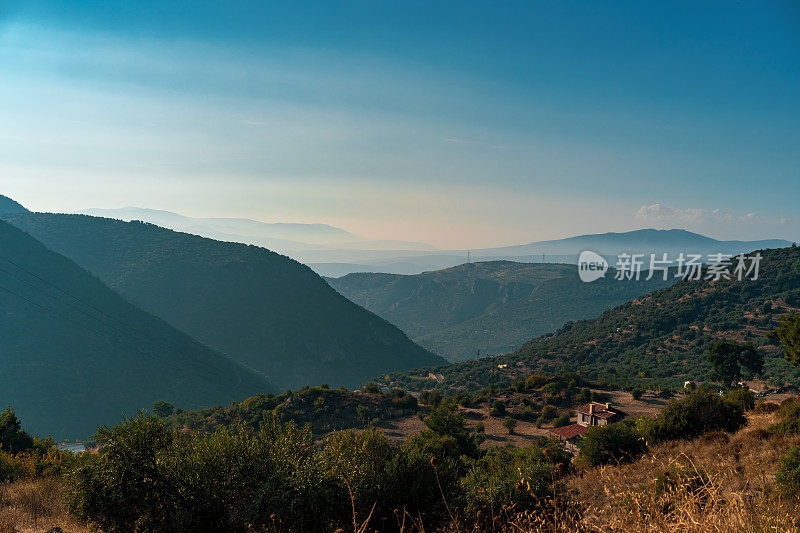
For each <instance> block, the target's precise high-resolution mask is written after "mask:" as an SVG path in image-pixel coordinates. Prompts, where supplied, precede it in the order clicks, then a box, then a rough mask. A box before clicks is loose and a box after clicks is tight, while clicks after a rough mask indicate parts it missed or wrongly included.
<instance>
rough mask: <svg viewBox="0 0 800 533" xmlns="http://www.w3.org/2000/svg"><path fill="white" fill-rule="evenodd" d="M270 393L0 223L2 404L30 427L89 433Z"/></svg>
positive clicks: (247, 373) (267, 386)
mask: <svg viewBox="0 0 800 533" xmlns="http://www.w3.org/2000/svg"><path fill="white" fill-rule="evenodd" d="M26 216H27V215H26ZM270 390H272V391H275V386H274V385H273V384H271V383H270V382H269V381H268V380H267V379H265V378H264V377H263V376H262V375H259V374H256V373H255V372H253V371H251V370H248V369H246V368H244V367H243V366H241V365H239V364H238V363H235V362H234V361H232V360H231V359H229V358H228V357H225V356H223V355H222V354H221V353H219V352H217V351H214V350H212V349H210V348H208V347H206V346H204V345H202V344H200V343H199V342H197V341H195V340H194V339H192V338H190V337H189V336H188V335H186V334H185V333H183V332H181V331H178V330H177V329H175V328H174V327H172V326H170V325H168V324H167V323H166V322H164V321H163V320H161V319H158V318H156V317H154V316H152V315H151V314H149V313H146V312H144V311H142V310H141V309H139V308H137V307H135V306H133V305H131V304H130V303H128V302H127V301H125V300H124V299H123V298H122V297H120V296H119V295H118V294H116V293H115V292H113V291H112V290H110V289H109V288H108V287H107V286H105V285H104V284H103V283H102V282H100V281H99V280H98V279H97V278H96V277H95V276H93V275H92V274H90V273H89V272H87V271H86V270H84V269H82V268H81V267H79V266H78V265H76V264H75V263H74V262H72V261H70V260H69V259H67V258H65V257H64V256H62V255H59V254H57V253H55V252H52V251H50V250H48V249H47V248H45V247H44V246H43V245H42V244H41V243H40V242H38V241H37V240H35V239H34V238H33V237H31V236H30V235H28V234H27V233H24V232H23V231H20V230H19V229H17V228H15V227H13V226H11V225H10V224H7V223H6V222H3V221H0V404H2V405H12V406H13V407H14V408H15V409H16V412H17V414H18V415H19V416H20V417H21V418H22V420H23V421H24V423H25V427H26V428H27V429H29V430H31V431H32V432H34V433H38V434H40V435H42V436H44V435H48V434H52V435H53V436H54V437H55V438H57V439H65V438H70V439H76V438H85V437H87V436H89V435H91V434H92V433H94V431H95V430H96V429H97V426H98V425H100V424H111V423H116V422H118V421H119V420H120V416H121V415H122V414H123V413H124V414H127V415H134V414H136V412H137V411H138V410H139V409H142V408H149V407H150V406H151V405H152V404H153V402H154V401H155V400H158V399H164V400H167V401H170V402H174V403H175V404H177V405H180V406H182V407H186V408H189V407H202V406H209V405H216V404H217V403H223V404H227V403H229V402H231V401H233V400H235V399H241V398H244V397H247V396H250V395H253V394H258V393H263V392H264V391H270Z"/></svg>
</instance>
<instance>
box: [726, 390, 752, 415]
mask: <svg viewBox="0 0 800 533" xmlns="http://www.w3.org/2000/svg"><path fill="white" fill-rule="evenodd" d="M725 399H726V400H728V401H729V402H731V403H734V404H736V405H738V406H740V407H741V408H742V409H743V410H744V411H749V410H751V409H753V408H754V407H755V405H756V395H755V394H753V392H752V391H750V390H749V389H745V388H743V387H740V388H738V389H731V390H729V391H728V392H726V393H725Z"/></svg>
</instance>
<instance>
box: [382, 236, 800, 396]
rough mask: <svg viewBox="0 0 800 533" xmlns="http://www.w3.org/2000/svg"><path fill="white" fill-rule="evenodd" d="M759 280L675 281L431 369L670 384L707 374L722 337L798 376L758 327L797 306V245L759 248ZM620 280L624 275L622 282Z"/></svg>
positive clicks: (457, 374)
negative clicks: (507, 346)
mask: <svg viewBox="0 0 800 533" xmlns="http://www.w3.org/2000/svg"><path fill="white" fill-rule="evenodd" d="M761 253H762V255H763V259H762V261H761V272H760V275H759V278H758V279H757V280H745V281H735V280H731V281H725V280H721V281H718V282H714V281H708V280H701V281H679V282H678V283H676V284H674V285H673V286H671V287H667V288H664V289H660V290H658V291H655V292H653V293H650V294H648V295H646V296H643V297H641V298H638V299H636V300H633V301H631V302H628V303H625V304H623V305H620V306H618V307H615V308H614V309H611V310H608V311H606V312H604V313H603V314H601V315H600V316H599V317H597V318H595V319H592V320H583V321H579V322H570V323H567V324H565V325H564V327H562V328H561V329H559V330H558V331H556V332H555V333H554V334H552V335H545V336H542V337H538V338H536V339H533V340H531V341H530V342H528V343H526V344H525V345H524V346H522V347H521V348H520V349H519V350H518V351H517V352H515V353H513V354H509V355H507V356H503V357H499V358H496V359H494V360H479V361H470V362H465V363H460V364H456V365H450V366H448V367H442V368H440V369H438V370H436V372H437V373H441V374H442V375H443V376H444V380H443V382H444V384H446V385H449V386H456V387H459V386H463V387H467V388H479V387H482V386H486V385H488V384H489V382H490V379H491V376H492V369H493V368H495V369H496V368H497V367H496V366H494V364H503V363H505V364H507V365H508V366H507V367H505V368H504V369H502V370H501V371H499V375H497V376H495V377H497V378H498V379H500V380H501V381H503V380H505V381H509V380H511V379H514V378H517V377H520V376H523V375H525V374H526V373H531V372H547V373H555V372H562V371H574V372H577V371H578V370H579V369H580V368H581V362H582V363H583V371H584V375H585V376H586V377H589V378H592V379H606V380H608V381H611V382H615V383H618V384H621V385H628V386H632V385H635V384H645V385H648V386H658V385H671V386H676V385H680V384H682V383H683V381H684V380H703V379H706V378H707V376H708V371H709V365H708V363H707V362H706V361H705V357H704V352H705V349H706V346H707V345H708V343H709V342H711V341H712V340H713V339H718V338H725V339H733V340H737V341H741V342H744V341H748V342H753V343H754V344H756V345H757V346H758V347H759V349H760V350H761V351H762V352H763V353H764V354H765V358H766V362H765V375H766V377H768V378H770V379H771V380H772V381H774V382H776V383H784V382H787V381H788V382H792V383H796V384H797V383H800V371H798V369H797V368H795V367H792V366H791V365H789V363H787V362H786V361H784V360H783V357H782V354H781V353H780V349H779V348H778V347H777V346H773V345H772V344H771V343H772V342H774V341H768V340H767V339H765V337H764V335H765V334H766V332H767V331H769V330H771V329H773V328H775V327H776V326H777V325H778V323H779V320H780V317H782V316H784V315H787V314H790V313H796V312H798V311H800V247H796V246H793V247H789V248H781V249H772V250H762V251H761ZM620 283H623V282H620ZM428 372H429V370H428V369H422V370H420V371H414V372H409V373H406V374H403V375H393V376H390V381H391V383H392V384H393V385H397V386H401V387H405V388H409V389H412V390H418V389H419V388H424V387H430V386H432V385H435V384H436V383H435V382H433V383H432V382H431V381H430V380H427V379H426V377H427V376H428Z"/></svg>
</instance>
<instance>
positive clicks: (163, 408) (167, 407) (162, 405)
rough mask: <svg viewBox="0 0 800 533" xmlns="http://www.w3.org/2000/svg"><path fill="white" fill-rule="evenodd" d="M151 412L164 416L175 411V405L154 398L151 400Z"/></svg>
mask: <svg viewBox="0 0 800 533" xmlns="http://www.w3.org/2000/svg"><path fill="white" fill-rule="evenodd" d="M153 412H154V413H155V414H156V415H157V416H160V417H161V418H165V417H168V416H169V415H171V414H172V413H173V412H175V406H174V405H172V404H171V403H169V402H167V401H164V400H156V401H154V402H153Z"/></svg>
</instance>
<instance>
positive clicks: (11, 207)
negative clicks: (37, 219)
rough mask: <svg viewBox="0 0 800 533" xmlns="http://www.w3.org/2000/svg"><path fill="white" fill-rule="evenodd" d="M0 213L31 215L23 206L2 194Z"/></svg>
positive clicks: (0, 197) (0, 196)
mask: <svg viewBox="0 0 800 533" xmlns="http://www.w3.org/2000/svg"><path fill="white" fill-rule="evenodd" d="M0 213H29V211H28V210H27V209H25V208H24V207H23V206H22V205H20V204H19V203H17V202H15V201H14V200H12V199H11V198H9V197H8V196H3V195H2V194H0Z"/></svg>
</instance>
